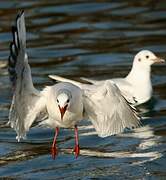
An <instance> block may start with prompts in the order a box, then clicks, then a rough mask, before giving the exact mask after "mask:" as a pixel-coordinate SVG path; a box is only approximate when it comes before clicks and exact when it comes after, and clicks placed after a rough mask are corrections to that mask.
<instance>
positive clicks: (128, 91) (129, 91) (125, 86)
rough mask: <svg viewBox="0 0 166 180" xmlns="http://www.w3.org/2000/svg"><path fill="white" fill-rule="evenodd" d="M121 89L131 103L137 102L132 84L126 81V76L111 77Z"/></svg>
mask: <svg viewBox="0 0 166 180" xmlns="http://www.w3.org/2000/svg"><path fill="white" fill-rule="evenodd" d="M111 81H113V82H114V83H115V84H116V85H117V86H118V88H119V89H120V91H121V94H122V95H123V96H124V97H125V98H126V100H127V101H128V102H129V103H131V104H136V103H137V101H136V98H135V97H134V92H133V87H132V85H131V84H130V83H129V82H128V81H126V79H125V78H114V79H111Z"/></svg>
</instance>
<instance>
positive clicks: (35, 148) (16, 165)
mask: <svg viewBox="0 0 166 180" xmlns="http://www.w3.org/2000/svg"><path fill="white" fill-rule="evenodd" d="M20 9H24V10H25V14H26V26H27V46H28V55H29V62H30V65H31V68H32V75H33V80H34V84H35V86H36V87H37V88H39V89H40V88H42V87H43V86H45V85H50V84H53V82H52V81H51V80H50V79H49V78H48V75H49V74H57V75H63V76H65V77H68V78H73V79H76V80H79V78H80V77H91V78H95V79H106V78H112V77H119V76H125V75H126V74H127V73H128V71H129V69H130V67H131V63H132V59H133V56H134V54H136V53H137V52H138V51H139V50H141V49H149V50H152V51H154V52H155V53H156V54H158V55H159V56H161V57H165V58H166V51H165V50H166V31H165V29H166V23H165V22H166V2H165V1H153V0H144V1H129V0H128V1H121V0H116V1H115V0H113V1H111V2H110V1H106V0H105V1H104V0H101V1H97V0H96V1H91V2H88V1H86V0H78V1H74V0H73V1H72V0H70V1H67V0H63V1H61V0H57V1H54V2H53V1H44V0H41V1H37V0H36V1H32V0H25V1H18V0H14V1H9V0H5V1H1V2H0V127H1V130H0V177H1V178H2V179H3V178H9V179H20V178H22V179H35V178H36V179H37V178H38V179H93V178H99V179H165V178H166V173H165V172H166V165H165V149H166V143H165V135H166V133H165V132H166V121H165V120H166V93H165V92H166V65H155V66H153V68H152V79H153V86H154V97H153V99H152V100H151V102H149V103H147V104H146V105H144V106H141V107H140V108H139V109H140V110H141V112H142V114H143V116H144V117H145V119H144V120H143V121H142V123H143V127H141V128H138V129H136V130H135V131H133V132H127V133H123V134H120V135H117V136H112V137H108V138H105V139H102V138H99V137H97V136H96V135H95V134H93V131H92V129H91V127H90V126H88V127H89V129H87V126H85V125H86V124H87V122H82V123H81V125H80V126H79V129H80V146H81V150H82V151H81V155H80V157H79V158H78V159H77V160H76V159H75V158H74V155H73V153H72V148H73V146H74V132H73V131H72V130H65V129H64V130H63V129H61V133H60V136H59V139H58V140H59V141H58V147H59V155H58V157H57V158H56V160H52V159H51V156H50V147H51V142H52V138H53V131H52V130H49V129H37V128H33V129H32V130H31V131H30V133H29V134H28V139H27V140H26V141H23V142H22V143H17V142H16V140H15V132H14V131H13V130H12V129H10V128H9V127H8V126H7V125H6V122H7V121H8V110H9V106H10V102H11V97H12V93H11V86H10V82H9V80H8V73H7V68H6V63H7V58H8V54H9V48H8V47H9V42H10V40H11V31H10V30H11V23H12V22H13V21H14V18H15V16H16V14H17V12H18V10H20Z"/></svg>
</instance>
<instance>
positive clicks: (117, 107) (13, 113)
mask: <svg viewBox="0 0 166 180" xmlns="http://www.w3.org/2000/svg"><path fill="white" fill-rule="evenodd" d="M12 32H13V42H12V43H11V45H10V56H9V75H10V79H11V81H12V84H13V90H14V95H13V100H12V104H11V108H10V112H9V124H10V125H11V127H12V128H14V130H15V131H16V133H17V140H18V141H20V139H21V138H24V137H25V136H26V133H27V132H28V131H29V129H30V127H31V126H32V124H33V122H34V121H36V122H37V121H40V125H45V126H47V127H50V128H54V129H55V136H54V140H53V144H52V156H53V158H55V156H56V154H57V148H56V140H57V136H58V132H59V128H60V127H63V128H73V127H74V128H75V148H74V151H75V155H76V157H77V156H78V155H79V150H80V149H79V143H78V130H77V123H78V122H79V121H80V120H82V119H84V118H87V119H89V120H91V121H92V124H93V125H94V128H95V129H96V131H97V133H98V135H99V136H101V137H106V136H110V135H112V134H117V133H120V132H122V131H123V130H124V129H125V128H133V127H137V126H139V124H140V119H139V117H138V116H137V114H136V112H135V110H133V109H132V107H131V106H130V105H129V104H128V103H127V102H126V100H125V99H124V98H123V96H121V94H120V91H119V89H118V88H117V86H116V85H115V84H114V83H111V82H109V81H106V82H105V83H104V85H102V86H98V85H82V84H79V83H76V85H74V84H73V83H68V82H62V83H58V84H55V85H53V86H47V87H45V88H44V89H43V90H42V91H38V90H37V89H35V88H34V86H33V82H32V77H31V70H30V66H29V64H28V56H27V54H26V30H25V22H24V12H21V13H20V14H19V15H18V17H17V18H16V26H14V27H13V28H12ZM80 87H81V88H80Z"/></svg>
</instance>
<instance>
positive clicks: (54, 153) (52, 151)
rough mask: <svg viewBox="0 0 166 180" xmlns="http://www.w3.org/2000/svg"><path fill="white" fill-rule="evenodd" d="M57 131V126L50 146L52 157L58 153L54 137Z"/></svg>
mask: <svg viewBox="0 0 166 180" xmlns="http://www.w3.org/2000/svg"><path fill="white" fill-rule="evenodd" d="M58 133H59V128H58V127H56V129H55V136H54V140H53V143H52V148H51V154H52V158H53V159H55V157H56V155H57V154H58V150H57V147H56V139H57V136H58Z"/></svg>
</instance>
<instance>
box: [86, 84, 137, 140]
mask: <svg viewBox="0 0 166 180" xmlns="http://www.w3.org/2000/svg"><path fill="white" fill-rule="evenodd" d="M84 109H85V117H86V118H88V119H90V120H91V122H92V124H93V126H94V128H95V129H96V131H97V133H98V135H99V136H100V137H106V136H110V135H114V134H118V133H121V132H123V130H124V129H125V128H134V127H137V126H139V125H140V118H139V117H138V116H137V113H136V111H135V109H133V108H132V107H131V106H130V105H129V104H128V103H127V101H126V100H125V98H124V97H123V96H122V95H121V92H120V90H119V89H118V87H117V86H116V85H115V84H114V83H111V82H110V81H105V83H104V84H103V85H102V86H94V87H93V88H91V90H90V89H88V90H84Z"/></svg>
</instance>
